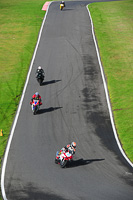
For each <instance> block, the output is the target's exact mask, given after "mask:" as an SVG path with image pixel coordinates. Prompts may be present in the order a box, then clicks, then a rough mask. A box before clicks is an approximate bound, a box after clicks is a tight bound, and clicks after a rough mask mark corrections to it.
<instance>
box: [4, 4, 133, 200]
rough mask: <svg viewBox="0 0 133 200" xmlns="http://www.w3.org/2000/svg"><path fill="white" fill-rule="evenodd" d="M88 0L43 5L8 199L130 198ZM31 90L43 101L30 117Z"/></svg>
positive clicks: (9, 170)
mask: <svg viewBox="0 0 133 200" xmlns="http://www.w3.org/2000/svg"><path fill="white" fill-rule="evenodd" d="M88 2H89V1H88ZM87 4H88V3H87V2H85V1H84V2H81V1H76V2H66V8H65V9H64V10H63V11H60V10H59V2H54V3H52V4H51V5H50V7H49V12H48V15H47V18H46V21H45V25H44V28H43V31H42V35H41V39H40V43H39V46H38V50H37V54H36V57H35V60H34V64H33V68H32V71H31V75H30V79H29V82H28V87H27V89H26V93H25V97H24V101H23V104H22V108H21V112H20V115H19V118H18V122H17V125H16V128H15V132H14V136H13V139H12V143H11V147H10V151H9V155H8V160H7V164H6V172H5V192H6V196H7V199H8V200H132V199H133V188H132V183H133V171H132V168H131V167H130V166H129V164H128V163H127V161H126V160H125V159H124V158H123V156H122V154H121V152H120V151H119V148H118V146H117V143H116V140H115V138H114V133H113V130H112V126H111V122H110V117H109V111H108V107H107V103H106V98H105V92H104V86H103V80H102V77H101V72H100V67H99V63H98V60H97V55H96V50H95V45H94V41H93V37H92V32H91V24H90V19H89V14H88V11H87V9H86V5H87ZM39 65H41V66H43V68H44V70H45V73H46V77H45V81H44V84H43V85H42V86H39V84H38V83H37V81H36V79H35V71H36V68H37V66H39ZM36 91H38V92H39V93H40V95H41V96H42V101H43V105H42V106H41V110H40V112H39V113H38V114H37V115H35V116H34V115H33V113H32V111H31V107H30V104H29V101H30V99H31V97H32V95H33V94H34V92H36ZM72 141H75V142H76V143H77V151H76V154H75V156H74V161H73V162H72V164H71V165H70V166H69V167H67V168H65V169H61V168H60V166H59V165H56V164H55V163H54V160H55V153H56V151H57V150H60V148H62V147H63V146H65V145H66V144H68V143H70V142H72Z"/></svg>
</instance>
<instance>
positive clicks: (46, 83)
mask: <svg viewBox="0 0 133 200" xmlns="http://www.w3.org/2000/svg"><path fill="white" fill-rule="evenodd" d="M59 81H61V80H52V81H46V82H43V83H42V86H43V85H49V84H53V83H56V82H59Z"/></svg>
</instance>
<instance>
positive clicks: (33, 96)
mask: <svg viewBox="0 0 133 200" xmlns="http://www.w3.org/2000/svg"><path fill="white" fill-rule="evenodd" d="M35 97H36V95H35V94H34V95H33V96H32V98H33V99H34V98H35ZM38 97H39V99H41V96H40V95H38Z"/></svg>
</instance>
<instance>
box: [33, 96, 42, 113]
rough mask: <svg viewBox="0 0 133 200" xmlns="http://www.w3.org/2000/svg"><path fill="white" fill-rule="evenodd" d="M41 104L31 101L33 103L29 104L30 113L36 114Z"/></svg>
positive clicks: (37, 101) (38, 101)
mask: <svg viewBox="0 0 133 200" xmlns="http://www.w3.org/2000/svg"><path fill="white" fill-rule="evenodd" d="M41 104H42V103H40V100H35V99H33V102H32V104H31V108H32V111H33V114H34V115H36V113H37V112H38V110H39V109H40V105H41Z"/></svg>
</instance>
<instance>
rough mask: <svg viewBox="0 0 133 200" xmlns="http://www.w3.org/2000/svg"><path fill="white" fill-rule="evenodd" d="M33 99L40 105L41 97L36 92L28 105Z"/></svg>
mask: <svg viewBox="0 0 133 200" xmlns="http://www.w3.org/2000/svg"><path fill="white" fill-rule="evenodd" d="M33 99H35V100H39V105H42V99H41V96H40V95H39V93H38V92H36V93H35V94H34V95H33V96H32V99H31V101H30V104H32V103H33Z"/></svg>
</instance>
